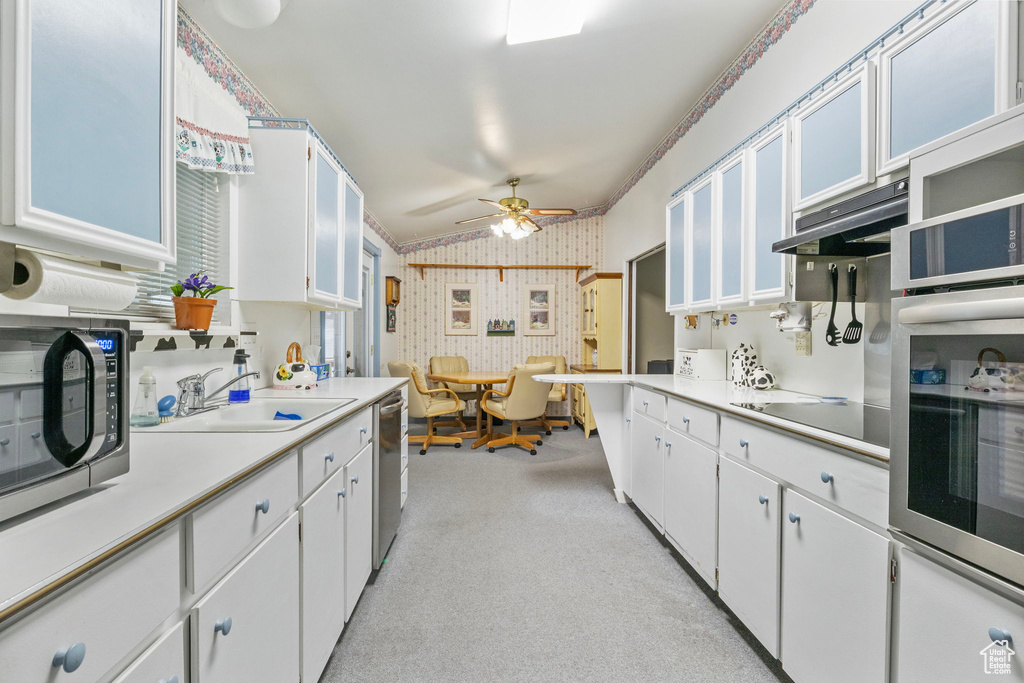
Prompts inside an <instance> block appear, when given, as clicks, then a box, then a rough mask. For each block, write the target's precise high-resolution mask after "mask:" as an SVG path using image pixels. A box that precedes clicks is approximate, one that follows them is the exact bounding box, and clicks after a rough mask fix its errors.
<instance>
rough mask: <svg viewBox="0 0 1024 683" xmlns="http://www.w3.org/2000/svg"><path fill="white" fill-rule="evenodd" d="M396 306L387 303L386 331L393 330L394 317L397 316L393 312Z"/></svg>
mask: <svg viewBox="0 0 1024 683" xmlns="http://www.w3.org/2000/svg"><path fill="white" fill-rule="evenodd" d="M396 308H397V306H395V304H388V320H387V328H386V329H387V331H388V332H394V331H395V318H396V317H397V315H396V313H395V309H396Z"/></svg>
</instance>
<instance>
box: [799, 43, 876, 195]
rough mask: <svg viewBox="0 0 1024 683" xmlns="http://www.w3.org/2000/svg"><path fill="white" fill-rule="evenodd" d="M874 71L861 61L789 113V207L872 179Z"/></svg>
mask: <svg viewBox="0 0 1024 683" xmlns="http://www.w3.org/2000/svg"><path fill="white" fill-rule="evenodd" d="M874 74H875V72H874V63H873V62H868V63H866V64H864V65H863V66H862V67H860V68H859V69H856V70H855V71H853V72H852V73H851V74H850V75H848V76H847V77H846V78H843V79H842V80H840V81H839V82H838V83H836V84H835V85H833V86H832V87H830V88H828V89H827V90H826V91H825V92H824V93H822V94H820V95H817V96H816V97H814V98H813V99H812V100H811V101H810V103H809V104H805V105H804V106H803V108H802V109H801V110H800V111H798V112H797V113H796V114H795V115H794V116H793V122H794V124H793V162H794V164H795V168H794V173H793V181H794V182H793V188H794V195H795V196H794V202H793V208H794V209H798V210H799V209H803V208H806V207H808V206H811V205H812V204H818V203H820V202H823V201H825V200H826V199H830V198H832V197H835V196H836V195H839V194H842V193H843V192H849V191H850V190H855V189H857V188H858V187H861V186H863V185H867V184H868V183H870V182H872V181H873V180H874V179H875V158H874V157H875V154H874V138H873V137H872V136H873V134H874V125H875V118H874V116H875V114H874V112H875V83H874Z"/></svg>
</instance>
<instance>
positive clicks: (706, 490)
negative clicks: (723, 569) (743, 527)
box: [662, 429, 718, 588]
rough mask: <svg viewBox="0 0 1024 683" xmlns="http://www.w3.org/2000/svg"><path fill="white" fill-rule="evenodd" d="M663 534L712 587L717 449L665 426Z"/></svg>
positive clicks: (716, 548) (713, 577) (715, 523)
mask: <svg viewBox="0 0 1024 683" xmlns="http://www.w3.org/2000/svg"><path fill="white" fill-rule="evenodd" d="M664 433H665V437H664V439H663V446H662V450H663V452H664V454H665V455H664V460H665V477H664V490H665V493H664V501H665V503H664V510H665V534H666V535H667V536H669V537H670V540H672V541H674V542H675V544H676V546H677V547H678V548H679V550H680V552H682V554H683V557H685V558H686V560H687V561H688V562H689V563H690V564H691V565H692V566H693V568H694V569H696V570H697V573H698V574H700V575H701V576H702V577H704V580H705V581H707V582H708V583H709V584H710V585H711V587H712V588H715V587H716V586H715V584H716V581H715V564H716V560H717V557H718V472H717V470H718V453H716V452H715V451H713V450H711V449H710V448H706V447H704V446H701V445H700V444H698V443H697V442H695V441H691V440H690V439H687V438H686V437H685V436H683V435H682V434H679V433H678V432H675V431H673V430H671V429H666V430H665V432H664Z"/></svg>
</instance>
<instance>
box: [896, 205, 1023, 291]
mask: <svg viewBox="0 0 1024 683" xmlns="http://www.w3.org/2000/svg"><path fill="white" fill-rule="evenodd" d="M1021 209H1022V207H1020V206H1011V207H1006V208H1001V209H996V210H994V211H988V212H986V213H981V214H977V215H974V216H967V217H964V218H959V219H956V220H951V221H947V222H944V223H938V224H936V225H930V226H928V227H923V228H918V229H912V230H911V232H910V253H909V257H910V263H909V266H910V279H911V280H923V279H926V278H933V277H941V276H944V275H957V274H961V273H977V274H978V275H977V278H976V279H984V278H985V271H991V270H994V269H996V268H1006V267H1010V266H1017V265H1020V264H1021V262H1022V259H1021V240H1020V230H1021Z"/></svg>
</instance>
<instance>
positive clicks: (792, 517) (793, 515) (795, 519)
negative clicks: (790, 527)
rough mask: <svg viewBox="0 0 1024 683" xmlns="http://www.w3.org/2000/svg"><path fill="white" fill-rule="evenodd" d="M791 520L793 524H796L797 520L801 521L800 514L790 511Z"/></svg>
mask: <svg viewBox="0 0 1024 683" xmlns="http://www.w3.org/2000/svg"><path fill="white" fill-rule="evenodd" d="M789 521H790V522H792V523H793V524H796V523H797V522H799V521H800V515H798V514H796V513H795V512H790V513H789Z"/></svg>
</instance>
